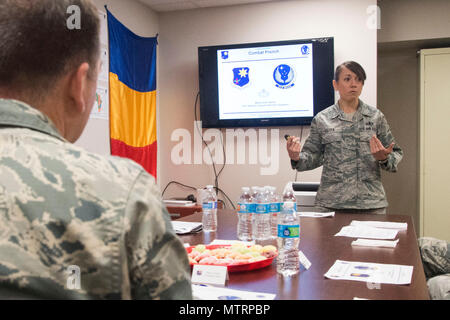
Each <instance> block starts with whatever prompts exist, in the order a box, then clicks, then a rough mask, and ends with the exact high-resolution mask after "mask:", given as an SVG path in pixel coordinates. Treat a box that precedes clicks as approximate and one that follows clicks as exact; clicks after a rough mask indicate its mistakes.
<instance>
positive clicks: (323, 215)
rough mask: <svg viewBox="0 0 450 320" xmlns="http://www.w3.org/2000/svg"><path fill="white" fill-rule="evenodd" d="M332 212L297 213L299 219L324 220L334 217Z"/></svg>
mask: <svg viewBox="0 0 450 320" xmlns="http://www.w3.org/2000/svg"><path fill="white" fill-rule="evenodd" d="M334 214H335V213H334V212H297V215H298V216H299V217H308V218H326V217H334Z"/></svg>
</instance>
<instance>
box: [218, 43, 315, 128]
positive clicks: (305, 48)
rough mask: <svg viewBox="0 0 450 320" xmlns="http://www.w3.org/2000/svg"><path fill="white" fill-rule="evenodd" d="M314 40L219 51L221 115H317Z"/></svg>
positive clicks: (283, 116)
mask: <svg viewBox="0 0 450 320" xmlns="http://www.w3.org/2000/svg"><path fill="white" fill-rule="evenodd" d="M312 50H313V46H312V44H311V43H306V44H296V45H283V46H273V47H257V48H243V49H242V48H241V49H229V50H218V51H217V71H218V90H219V117H220V119H221V120H226V119H257V118H286V117H312V116H313V55H312Z"/></svg>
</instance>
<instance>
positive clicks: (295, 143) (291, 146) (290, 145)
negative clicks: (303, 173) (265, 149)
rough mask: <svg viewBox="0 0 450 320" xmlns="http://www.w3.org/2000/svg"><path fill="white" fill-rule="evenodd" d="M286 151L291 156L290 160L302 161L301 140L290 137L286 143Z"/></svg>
mask: <svg viewBox="0 0 450 320" xmlns="http://www.w3.org/2000/svg"><path fill="white" fill-rule="evenodd" d="M286 149H287V152H288V154H289V158H291V159H292V160H294V161H298V160H300V150H301V149H300V138H299V137H293V136H290V137H289V138H288V140H287V142H286Z"/></svg>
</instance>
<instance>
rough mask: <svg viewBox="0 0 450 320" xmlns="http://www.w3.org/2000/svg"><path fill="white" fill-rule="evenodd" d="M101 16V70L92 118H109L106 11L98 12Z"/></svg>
mask: <svg viewBox="0 0 450 320" xmlns="http://www.w3.org/2000/svg"><path fill="white" fill-rule="evenodd" d="M98 15H99V18H100V60H101V66H100V72H99V74H98V80H97V90H96V95H95V102H94V107H93V108H92V111H91V114H90V118H95V119H104V120H108V119H109V52H108V25H107V17H106V13H105V12H103V11H99V12H98Z"/></svg>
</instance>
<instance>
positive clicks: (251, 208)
mask: <svg viewBox="0 0 450 320" xmlns="http://www.w3.org/2000/svg"><path fill="white" fill-rule="evenodd" d="M247 207H248V212H249V213H254V212H255V211H256V203H249V204H247Z"/></svg>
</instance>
